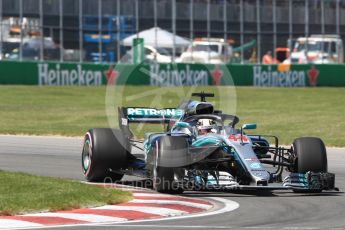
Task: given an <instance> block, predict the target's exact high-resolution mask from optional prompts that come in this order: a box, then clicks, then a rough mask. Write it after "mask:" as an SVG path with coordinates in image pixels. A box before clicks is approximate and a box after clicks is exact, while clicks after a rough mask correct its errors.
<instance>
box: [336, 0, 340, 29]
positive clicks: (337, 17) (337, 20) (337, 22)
mask: <svg viewBox="0 0 345 230" xmlns="http://www.w3.org/2000/svg"><path fill="white" fill-rule="evenodd" d="M339 3H340V0H336V12H335V15H336V16H335V17H336V33H337V34H340V6H339Z"/></svg>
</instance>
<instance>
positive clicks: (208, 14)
mask: <svg viewBox="0 0 345 230" xmlns="http://www.w3.org/2000/svg"><path fill="white" fill-rule="evenodd" d="M210 8H211V6H210V0H207V9H206V13H207V16H206V17H207V41H208V42H210V30H211V22H210V13H211V9H210ZM207 62H208V63H209V62H210V49H209V50H208V52H207Z"/></svg>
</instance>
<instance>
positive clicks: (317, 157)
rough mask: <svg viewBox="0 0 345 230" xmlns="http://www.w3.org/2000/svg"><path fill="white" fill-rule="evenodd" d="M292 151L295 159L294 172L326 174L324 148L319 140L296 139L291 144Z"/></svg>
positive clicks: (308, 138)
mask: <svg viewBox="0 0 345 230" xmlns="http://www.w3.org/2000/svg"><path fill="white" fill-rule="evenodd" d="M293 150H294V153H295V156H296V157H297V159H296V162H295V172H298V173H306V172H308V171H311V172H327V153H326V147H325V144H324V143H323V141H322V140H321V139H320V138H316V137H301V138H297V139H295V141H294V142H293Z"/></svg>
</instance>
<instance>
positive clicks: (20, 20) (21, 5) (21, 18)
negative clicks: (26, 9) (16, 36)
mask: <svg viewBox="0 0 345 230" xmlns="http://www.w3.org/2000/svg"><path fill="white" fill-rule="evenodd" d="M41 3H42V2H41ZM40 18H42V15H41V16H40ZM42 24H43V23H42ZM42 24H41V26H43V25H42ZM19 25H20V43H19V61H22V60H23V41H24V39H23V34H24V23H23V0H19ZM41 36H43V35H42V34H41ZM41 60H42V59H41Z"/></svg>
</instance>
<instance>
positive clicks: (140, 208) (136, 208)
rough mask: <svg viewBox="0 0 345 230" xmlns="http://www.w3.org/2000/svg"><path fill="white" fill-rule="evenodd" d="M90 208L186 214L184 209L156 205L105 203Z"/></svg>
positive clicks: (162, 214)
mask: <svg viewBox="0 0 345 230" xmlns="http://www.w3.org/2000/svg"><path fill="white" fill-rule="evenodd" d="M92 209H102V210H103V209H105V210H129V211H138V212H146V213H151V214H155V215H161V216H176V215H182V214H187V212H185V211H179V210H175V209H170V208H156V207H143V206H121V205H105V206H102V207H97V208H92Z"/></svg>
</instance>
